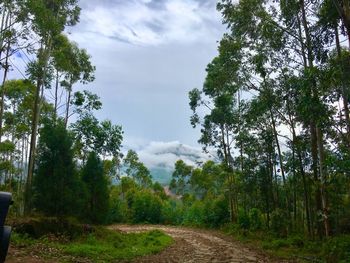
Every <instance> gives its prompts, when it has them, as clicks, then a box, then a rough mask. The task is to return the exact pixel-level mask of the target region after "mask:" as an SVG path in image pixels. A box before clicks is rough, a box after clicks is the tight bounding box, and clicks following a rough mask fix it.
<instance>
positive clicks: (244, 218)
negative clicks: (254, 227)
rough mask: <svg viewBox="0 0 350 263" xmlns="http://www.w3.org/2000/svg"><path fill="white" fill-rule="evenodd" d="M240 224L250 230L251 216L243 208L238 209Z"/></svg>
mask: <svg viewBox="0 0 350 263" xmlns="http://www.w3.org/2000/svg"><path fill="white" fill-rule="evenodd" d="M237 219H238V225H239V226H240V227H241V228H242V229H244V230H248V229H249V228H250V218H249V215H248V214H247V213H246V212H245V211H244V210H243V209H239V211H238V218H237Z"/></svg>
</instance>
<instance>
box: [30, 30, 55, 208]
mask: <svg viewBox="0 0 350 263" xmlns="http://www.w3.org/2000/svg"><path fill="white" fill-rule="evenodd" d="M51 48H52V42H51V39H50V37H48V40H47V45H46V46H45V48H43V46H42V49H41V51H40V52H42V54H41V55H40V54H39V56H38V58H39V60H40V59H42V61H39V64H40V65H43V66H42V67H43V68H42V74H41V75H40V76H38V78H37V83H36V90H35V100H34V106H33V118H32V130H31V138H30V149H29V161H28V175H27V181H26V191H25V202H24V213H25V214H29V213H30V211H31V198H32V193H31V191H32V181H33V172H34V162H35V152H36V139H37V132H38V126H39V119H40V111H41V97H42V96H41V94H40V92H41V89H43V88H44V87H43V86H44V83H45V79H46V74H47V72H46V71H47V66H48V63H49V59H50V54H51Z"/></svg>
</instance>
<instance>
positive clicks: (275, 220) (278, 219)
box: [271, 209, 288, 237]
mask: <svg viewBox="0 0 350 263" xmlns="http://www.w3.org/2000/svg"><path fill="white" fill-rule="evenodd" d="M287 227H288V219H287V214H286V212H285V211H283V210H281V209H276V210H274V211H273V212H272V214H271V230H272V231H273V232H274V233H275V234H276V235H277V236H279V237H286V236H287Z"/></svg>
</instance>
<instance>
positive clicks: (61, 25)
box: [25, 0, 80, 212]
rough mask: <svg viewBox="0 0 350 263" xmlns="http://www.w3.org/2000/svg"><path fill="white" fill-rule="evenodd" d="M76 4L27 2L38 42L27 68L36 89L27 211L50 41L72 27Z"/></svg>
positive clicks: (76, 18) (48, 75) (68, 0)
mask: <svg viewBox="0 0 350 263" xmlns="http://www.w3.org/2000/svg"><path fill="white" fill-rule="evenodd" d="M77 2H78V1H77V0H53V1H43V0H28V1H27V2H26V8H27V12H28V13H29V18H30V23H31V27H32V30H33V31H34V32H35V34H36V35H37V36H38V39H39V43H38V45H39V49H38V51H37V54H36V55H37V58H36V61H35V62H32V63H30V64H29V66H28V74H29V75H30V79H32V80H33V81H34V82H35V83H36V90H35V102H34V107H33V120H32V128H31V142H30V152H29V160H28V175H27V184H26V206H25V208H26V209H25V211H26V212H29V211H30V206H29V200H30V198H31V195H32V194H31V185H32V176H33V169H34V159H35V149H36V138H37V129H38V124H39V117H40V108H41V92H43V88H44V87H46V86H48V85H49V83H50V80H51V78H52V76H51V73H52V72H50V71H51V70H50V69H51V68H50V63H49V61H50V57H51V56H52V50H53V41H54V39H55V37H57V36H58V35H59V34H60V33H61V32H62V31H63V30H64V29H65V27H66V26H73V25H75V24H76V23H77V22H78V21H79V14H80V8H79V6H78V5H77Z"/></svg>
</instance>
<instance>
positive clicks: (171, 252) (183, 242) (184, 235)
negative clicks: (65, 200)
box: [110, 225, 290, 263]
mask: <svg viewBox="0 0 350 263" xmlns="http://www.w3.org/2000/svg"><path fill="white" fill-rule="evenodd" d="M110 229H118V230H121V231H124V232H142V231H148V230H152V229H160V230H162V231H164V232H165V233H167V234H168V235H170V236H172V237H173V238H174V239H175V243H174V244H173V245H172V246H170V247H169V248H167V249H165V250H164V251H163V252H161V253H159V254H156V255H151V256H147V257H142V258H138V259H136V260H134V262H140V263H143V262H148V263H151V262H152V263H160V262H162V263H231V262H232V263H233V262H235V263H236V262H242V263H243V262H244V263H245V262H247V263H248V262H290V261H281V260H273V259H271V258H269V257H267V256H266V255H264V254H262V253H260V252H257V251H256V250H253V249H250V248H248V247H246V246H244V245H242V244H240V243H239V242H236V241H232V240H231V239H230V238H228V237H225V236H223V235H221V234H220V233H218V232H214V231H205V230H197V229H190V228H180V227H170V226H147V225H142V226H128V225H115V226H111V227H110Z"/></svg>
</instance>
